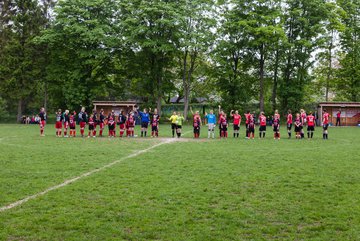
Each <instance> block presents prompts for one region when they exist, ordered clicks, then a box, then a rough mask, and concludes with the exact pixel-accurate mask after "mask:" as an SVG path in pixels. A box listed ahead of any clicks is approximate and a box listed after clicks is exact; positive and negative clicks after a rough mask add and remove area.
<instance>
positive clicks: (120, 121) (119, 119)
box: [117, 114, 126, 125]
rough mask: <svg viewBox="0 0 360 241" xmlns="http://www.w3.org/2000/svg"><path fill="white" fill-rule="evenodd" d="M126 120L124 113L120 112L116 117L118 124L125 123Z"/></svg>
mask: <svg viewBox="0 0 360 241" xmlns="http://www.w3.org/2000/svg"><path fill="white" fill-rule="evenodd" d="M125 122H126V116H125V115H122V114H120V115H119V117H118V122H117V123H118V125H122V124H125Z"/></svg>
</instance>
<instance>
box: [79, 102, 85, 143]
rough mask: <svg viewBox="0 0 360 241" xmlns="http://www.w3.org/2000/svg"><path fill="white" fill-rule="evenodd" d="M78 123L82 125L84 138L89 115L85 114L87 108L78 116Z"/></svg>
mask: <svg viewBox="0 0 360 241" xmlns="http://www.w3.org/2000/svg"><path fill="white" fill-rule="evenodd" d="M78 122H79V125H80V134H81V137H84V132H85V126H86V122H87V114H86V112H85V107H82V108H81V111H80V112H79V114H78Z"/></svg>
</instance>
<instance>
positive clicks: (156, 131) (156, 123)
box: [145, 108, 160, 137]
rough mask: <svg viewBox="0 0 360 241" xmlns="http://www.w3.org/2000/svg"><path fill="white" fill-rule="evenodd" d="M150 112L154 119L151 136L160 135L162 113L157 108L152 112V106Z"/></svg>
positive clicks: (152, 120)
mask: <svg viewBox="0 0 360 241" xmlns="http://www.w3.org/2000/svg"><path fill="white" fill-rule="evenodd" d="M149 112H150V115H151V117H152V119H151V137H159V121H160V115H159V114H158V111H157V109H155V110H154V113H151V108H150V109H149ZM145 136H146V135H145Z"/></svg>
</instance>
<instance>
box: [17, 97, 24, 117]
mask: <svg viewBox="0 0 360 241" xmlns="http://www.w3.org/2000/svg"><path fill="white" fill-rule="evenodd" d="M23 111H24V102H23V100H22V99H20V100H19V102H18V110H17V121H18V122H21V120H22V116H23Z"/></svg>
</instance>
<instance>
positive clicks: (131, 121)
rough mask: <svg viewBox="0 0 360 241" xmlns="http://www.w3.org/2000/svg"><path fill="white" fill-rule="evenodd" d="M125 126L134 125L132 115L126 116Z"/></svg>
mask: <svg viewBox="0 0 360 241" xmlns="http://www.w3.org/2000/svg"><path fill="white" fill-rule="evenodd" d="M126 126H127V127H130V128H132V127H135V119H134V117H133V116H132V115H130V116H129V117H128V119H127V121H126Z"/></svg>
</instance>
